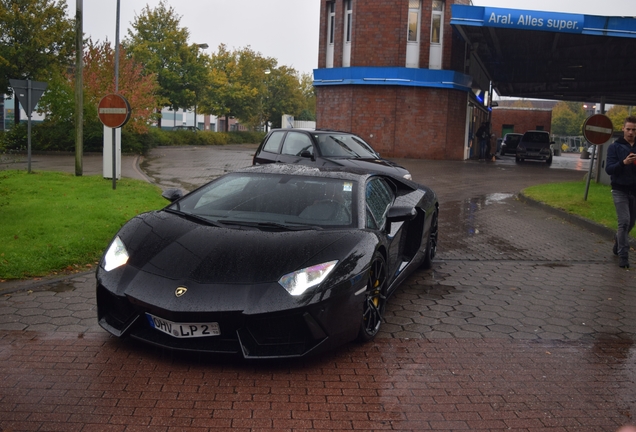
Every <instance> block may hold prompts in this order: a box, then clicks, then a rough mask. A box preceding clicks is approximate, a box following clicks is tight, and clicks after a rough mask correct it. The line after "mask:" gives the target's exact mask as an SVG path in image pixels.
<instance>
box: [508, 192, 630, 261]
mask: <svg viewBox="0 0 636 432" xmlns="http://www.w3.org/2000/svg"><path fill="white" fill-rule="evenodd" d="M517 198H518V199H519V201H521V202H523V203H524V204H528V205H531V206H533V207H537V208H540V209H542V210H544V211H545V212H547V213H550V214H552V215H554V216H557V217H559V218H561V219H564V220H566V221H567V222H570V223H571V224H574V225H577V226H579V227H581V228H585V229H587V230H588V231H591V232H593V233H594V234H597V235H599V236H601V237H605V238H607V239H608V240H610V241H613V240H614V234H616V231H615V230H613V229H611V228H608V227H606V226H604V225H601V224H599V223H596V222H592V221H591V220H588V219H585V218H582V217H581V216H578V215H574V214H571V213H568V212H566V211H564V210H561V209H558V208H555V207H551V206H549V205H547V204H545V203H542V202H541V201H537V200H535V199H532V198H530V197H527V196H526V195H524V194H523V193H518V194H517ZM629 245H630V246H631V247H632V248H634V249H636V239H631V238H630V239H629Z"/></svg>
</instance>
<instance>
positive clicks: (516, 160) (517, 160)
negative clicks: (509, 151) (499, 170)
mask: <svg viewBox="0 0 636 432" xmlns="http://www.w3.org/2000/svg"><path fill="white" fill-rule="evenodd" d="M515 162H517V163H521V162H523V159H521V158H520V157H519V156H515Z"/></svg>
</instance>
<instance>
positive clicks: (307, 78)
mask: <svg viewBox="0 0 636 432" xmlns="http://www.w3.org/2000/svg"><path fill="white" fill-rule="evenodd" d="M300 91H301V93H302V95H303V102H304V106H303V109H302V111H301V112H300V114H299V115H298V116H297V117H296V118H297V119H298V120H308V121H315V120H316V91H315V88H314V79H313V78H312V76H311V74H307V73H304V74H302V75H301V76H300Z"/></svg>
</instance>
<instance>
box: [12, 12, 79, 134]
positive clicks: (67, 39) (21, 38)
mask: <svg viewBox="0 0 636 432" xmlns="http://www.w3.org/2000/svg"><path fill="white" fill-rule="evenodd" d="M0 29H2V31H1V32H0V93H4V94H9V93H10V91H9V79H20V80H34V81H45V82H47V81H49V80H51V79H52V78H53V77H54V76H55V74H56V73H59V71H60V70H61V69H64V68H66V67H67V66H68V65H69V64H72V59H73V57H72V56H73V52H74V42H75V33H74V23H73V20H71V19H69V18H68V17H67V16H66V1H64V0H59V1H55V0H0ZM19 113H20V112H19V110H16V123H17V122H19V121H20V116H19Z"/></svg>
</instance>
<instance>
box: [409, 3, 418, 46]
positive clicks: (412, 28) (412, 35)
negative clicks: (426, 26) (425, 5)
mask: <svg viewBox="0 0 636 432" xmlns="http://www.w3.org/2000/svg"><path fill="white" fill-rule="evenodd" d="M419 29H420V0H409V28H408V31H409V34H408V41H409V42H418V41H419V39H420V38H419V35H420V32H419Z"/></svg>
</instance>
